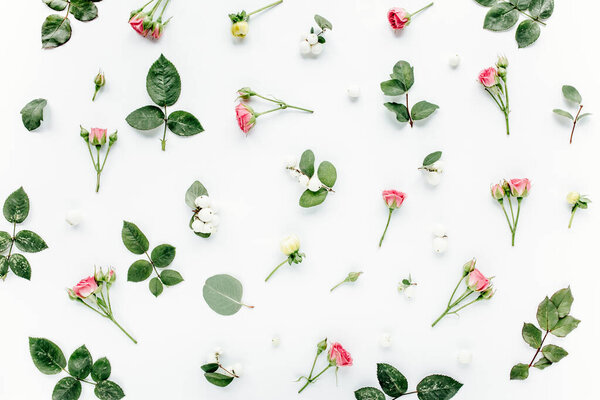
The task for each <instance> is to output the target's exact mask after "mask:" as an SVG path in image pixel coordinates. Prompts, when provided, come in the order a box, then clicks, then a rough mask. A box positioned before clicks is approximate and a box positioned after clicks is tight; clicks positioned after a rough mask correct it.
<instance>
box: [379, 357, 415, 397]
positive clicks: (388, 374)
mask: <svg viewBox="0 0 600 400" xmlns="http://www.w3.org/2000/svg"><path fill="white" fill-rule="evenodd" d="M377 380H378V381H379V386H381V389H383V392H384V393H385V394H387V395H388V396H390V397H400V396H402V395H403V394H404V393H406V390H408V381H407V380H406V377H404V375H402V374H401V373H400V371H398V370H397V369H396V368H394V367H393V366H391V365H390V364H383V363H381V364H377Z"/></svg>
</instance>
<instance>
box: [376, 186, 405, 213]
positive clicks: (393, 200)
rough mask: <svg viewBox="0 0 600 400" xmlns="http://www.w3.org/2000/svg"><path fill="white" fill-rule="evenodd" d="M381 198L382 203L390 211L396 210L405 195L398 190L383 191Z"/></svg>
mask: <svg viewBox="0 0 600 400" xmlns="http://www.w3.org/2000/svg"><path fill="white" fill-rule="evenodd" d="M382 196H383V201H385V203H386V204H387V206H388V207H389V208H390V209H396V208H399V207H400V206H401V205H402V203H403V202H404V199H405V198H406V193H403V192H399V191H398V190H384V191H383V193H382Z"/></svg>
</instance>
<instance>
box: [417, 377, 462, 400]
mask: <svg viewBox="0 0 600 400" xmlns="http://www.w3.org/2000/svg"><path fill="white" fill-rule="evenodd" d="M462 386H463V384H462V383H460V382H458V381H456V380H454V379H452V378H450V377H449V376H445V375H430V376H428V377H425V378H424V379H423V380H422V381H421V382H419V384H418V385H417V397H418V398H419V400H440V399H445V400H449V399H451V398H452V397H454V395H455V394H456V393H457V392H458V391H459V390H460V388H461V387H462Z"/></svg>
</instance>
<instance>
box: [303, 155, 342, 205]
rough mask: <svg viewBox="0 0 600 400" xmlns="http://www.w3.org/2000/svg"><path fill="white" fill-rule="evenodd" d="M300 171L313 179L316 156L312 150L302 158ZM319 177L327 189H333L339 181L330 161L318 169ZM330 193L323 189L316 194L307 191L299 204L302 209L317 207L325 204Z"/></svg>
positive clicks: (322, 163)
mask: <svg viewBox="0 0 600 400" xmlns="http://www.w3.org/2000/svg"><path fill="white" fill-rule="evenodd" d="M299 168H300V171H302V173H303V174H304V175H306V176H308V178H312V177H313V176H314V174H315V154H314V153H313V151H312V150H305V151H304V153H302V156H301V157H300V163H299ZM317 177H318V178H319V181H321V183H322V184H323V185H325V186H326V187H327V188H329V189H332V188H333V185H335V182H336V181H337V170H336V169H335V167H334V166H333V164H332V163H330V162H329V161H323V162H321V164H319V168H318V169H317ZM327 194H329V191H328V190H327V189H326V188H321V189H319V190H317V191H316V192H313V191H311V190H308V189H307V190H305V191H304V193H302V196H300V200H299V204H300V206H301V207H304V208H309V207H315V206H318V205H319V204H321V203H323V202H324V201H325V199H326V198H327Z"/></svg>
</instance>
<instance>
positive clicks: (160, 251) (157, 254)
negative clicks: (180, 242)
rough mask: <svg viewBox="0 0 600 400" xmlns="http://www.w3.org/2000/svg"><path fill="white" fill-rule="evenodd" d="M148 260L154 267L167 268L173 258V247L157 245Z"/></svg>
mask: <svg viewBox="0 0 600 400" xmlns="http://www.w3.org/2000/svg"><path fill="white" fill-rule="evenodd" d="M150 258H151V259H152V262H153V263H154V265H155V266H156V267H158V268H164V267H167V266H169V265H170V264H171V263H172V262H173V259H174V258H175V247H173V246H171V245H170V244H161V245H158V246H156V247H155V248H154V250H152V254H150Z"/></svg>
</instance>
